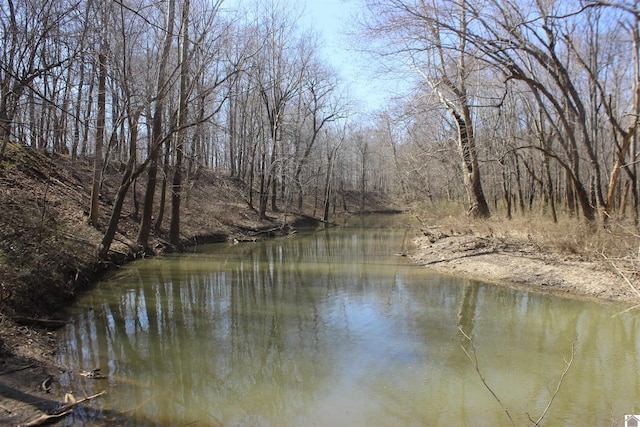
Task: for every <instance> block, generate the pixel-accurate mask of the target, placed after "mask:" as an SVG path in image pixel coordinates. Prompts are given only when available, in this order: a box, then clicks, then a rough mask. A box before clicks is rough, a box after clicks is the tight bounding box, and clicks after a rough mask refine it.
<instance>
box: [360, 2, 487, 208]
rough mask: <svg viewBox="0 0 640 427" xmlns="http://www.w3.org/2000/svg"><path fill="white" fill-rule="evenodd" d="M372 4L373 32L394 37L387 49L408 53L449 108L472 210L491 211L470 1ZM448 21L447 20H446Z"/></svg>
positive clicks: (408, 58)
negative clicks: (478, 120)
mask: <svg viewBox="0 0 640 427" xmlns="http://www.w3.org/2000/svg"><path fill="white" fill-rule="evenodd" d="M368 4H369V6H370V8H371V9H372V10H373V13H374V14H375V16H376V17H377V18H373V19H372V20H371V21H369V24H368V29H369V32H370V33H380V34H382V35H383V37H387V38H389V39H391V40H390V43H389V45H391V47H390V48H387V49H388V51H387V52H384V54H386V55H393V56H394V57H400V58H405V62H409V63H411V64H412V67H413V68H414V69H415V70H416V71H417V72H418V73H419V75H420V76H422V77H423V79H424V81H425V82H426V84H427V87H428V88H429V89H430V90H431V91H432V92H433V93H434V94H435V95H436V97H437V98H438V100H439V102H440V103H441V104H442V106H444V107H445V108H446V110H447V111H448V112H449V114H450V116H451V119H452V121H453V126H454V128H455V129H456V132H457V142H458V148H459V151H460V156H461V164H462V170H463V172H464V178H465V184H466V188H467V193H468V196H469V202H470V207H469V213H470V214H471V215H472V216H475V217H479V218H486V217H489V216H490V212H489V207H488V205H487V201H486V199H485V196H484V191H483V189H482V181H481V176H480V167H479V162H478V155H477V149H476V141H475V137H474V124H473V115H472V96H471V94H470V91H469V88H468V80H469V79H470V77H471V76H472V75H473V73H474V72H477V69H476V68H475V65H476V64H477V61H474V55H473V54H472V52H470V49H471V45H470V44H469V43H468V41H467V28H468V26H469V22H470V20H471V19H472V17H471V16H469V15H468V13H467V9H468V5H467V1H465V0H459V1H453V2H447V1H439V0H432V1H430V2H427V1H421V2H418V3H414V2H410V1H405V0H393V1H390V2H387V1H378V0H372V1H369V2H368ZM445 21H446V22H447V24H446V25H443V24H442V22H445Z"/></svg>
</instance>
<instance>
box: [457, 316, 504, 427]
mask: <svg viewBox="0 0 640 427" xmlns="http://www.w3.org/2000/svg"><path fill="white" fill-rule="evenodd" d="M458 330H459V331H460V333H461V334H462V335H463V336H464V337H465V339H466V340H467V341H468V342H469V345H470V346H471V352H469V351H468V350H467V349H466V348H465V347H464V346H460V347H461V348H462V351H464V354H466V355H467V357H468V358H469V360H470V361H471V363H472V364H473V367H474V369H475V370H476V372H477V373H478V376H479V377H480V380H481V381H482V384H484V387H485V388H486V389H487V390H489V393H491V395H492V396H493V398H494V399H495V400H496V401H497V402H498V404H499V405H500V407H501V408H502V410H503V411H504V412H505V414H507V417H508V418H509V421H511V424H512V425H514V426H515V425H516V423H515V421H514V420H513V418H512V417H511V414H510V413H509V410H508V409H507V408H506V407H505V406H504V404H503V403H502V401H501V400H500V398H499V397H498V395H497V394H496V393H495V392H494V391H493V389H492V388H491V386H490V385H489V384H488V383H487V380H486V378H485V376H484V375H483V374H482V372H480V365H479V363H478V357H477V352H476V346H475V344H474V342H473V340H472V339H471V337H470V336H469V335H467V334H466V333H465V332H464V331H463V330H462V327H461V326H460V325H458Z"/></svg>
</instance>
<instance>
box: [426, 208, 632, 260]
mask: <svg viewBox="0 0 640 427" xmlns="http://www.w3.org/2000/svg"><path fill="white" fill-rule="evenodd" d="M416 215H417V216H418V217H419V218H420V219H421V221H422V222H423V223H426V224H433V225H437V226H438V227H439V228H440V229H441V230H442V231H443V232H446V233H448V234H470V233H473V234H475V235H477V236H478V237H485V238H493V239H497V240H500V241H503V242H505V243H508V242H512V243H515V242H520V243H529V244H534V245H536V246H538V247H539V248H540V250H541V251H547V252H556V253H561V254H566V255H574V256H575V255H577V256H580V257H583V258H585V259H588V260H604V257H603V255H604V256H606V257H607V258H609V259H612V260H625V261H627V262H629V261H638V262H639V263H640V233H639V232H637V231H635V227H634V225H633V224H632V223H630V222H629V221H625V220H620V221H611V222H610V223H609V224H608V225H607V227H606V228H605V227H600V226H592V225H588V224H586V223H584V222H583V221H581V220H579V219H576V218H574V217H570V216H560V217H559V218H558V223H554V222H553V221H552V219H551V217H550V216H547V215H543V214H540V213H537V212H530V213H527V214H526V215H524V216H523V215H515V216H514V217H513V218H512V219H506V218H505V216H504V215H501V213H500V212H498V213H495V214H494V215H493V216H492V218H490V219H487V220H476V219H473V218H470V217H469V216H467V215H466V212H465V211H464V208H463V207H462V206H460V205H459V204H454V203H444V204H425V205H422V206H419V207H417V208H416Z"/></svg>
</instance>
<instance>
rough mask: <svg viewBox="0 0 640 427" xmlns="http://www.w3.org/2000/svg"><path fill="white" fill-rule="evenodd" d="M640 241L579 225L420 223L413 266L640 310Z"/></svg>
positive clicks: (615, 230) (619, 229)
mask: <svg viewBox="0 0 640 427" xmlns="http://www.w3.org/2000/svg"><path fill="white" fill-rule="evenodd" d="M639 244H640V238H638V236H637V235H635V234H633V233H631V232H630V231H629V229H628V228H626V227H624V226H623V225H620V224H613V225H612V227H611V229H609V230H593V229H590V228H589V227H588V226H586V225H584V224H582V223H579V222H578V221H577V220H575V219H571V218H564V219H561V220H560V222H559V223H558V224H553V223H551V221H550V220H549V219H546V218H542V217H538V218H530V219H513V220H506V219H500V218H494V219H492V220H490V221H472V220H467V221H465V222H464V223H461V222H460V219H455V218H451V217H449V218H446V219H438V220H431V221H426V222H425V221H424V220H422V227H421V231H420V233H419V235H418V236H417V237H416V238H415V239H414V241H413V248H412V250H411V251H410V252H411V254H410V257H411V259H412V260H413V262H415V263H417V264H419V265H423V266H425V267H426V268H430V269H432V270H435V271H438V272H440V273H444V274H454V275H457V276H463V277H467V278H470V279H477V280H483V281H488V282H492V283H496V284H500V285H505V286H511V287H516V288H521V289H525V290H533V291H538V292H545V293H551V294H553V295H558V296H561V297H569V298H578V299H590V300H598V301H607V302H615V303H621V310H622V309H624V308H625V307H626V306H631V305H635V304H640V291H639V290H638V289H639V288H640V274H639V273H640V254H639V253H638V247H639Z"/></svg>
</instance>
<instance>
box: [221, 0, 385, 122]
mask: <svg viewBox="0 0 640 427" xmlns="http://www.w3.org/2000/svg"><path fill="white" fill-rule="evenodd" d="M255 1H256V0H224V2H223V7H224V8H229V9H233V8H235V7H237V6H238V5H245V6H249V5H253V4H255ZM261 1H272V0H261ZM273 1H279V2H282V1H284V2H287V1H288V2H290V3H289V4H291V5H292V7H295V8H296V9H297V10H299V11H303V12H302V13H303V14H302V17H301V21H300V22H299V25H300V27H301V29H308V28H313V29H315V30H316V31H317V32H318V33H319V34H320V37H321V39H322V44H321V45H322V52H321V57H323V58H325V59H326V60H327V61H328V62H329V63H330V64H331V65H332V66H333V67H334V68H335V69H336V71H337V72H338V73H339V75H340V78H341V81H343V82H344V85H345V87H347V88H348V92H349V93H350V95H351V97H352V98H353V99H354V100H355V101H356V103H358V104H360V106H361V107H363V108H364V109H366V110H369V111H370V110H375V109H379V108H382V107H383V106H384V99H385V93H384V92H385V91H384V87H386V86H387V85H385V84H383V83H382V81H379V80H377V79H375V78H374V77H375V73H372V72H371V67H370V66H368V65H367V60H366V58H365V55H364V54H361V53H360V52H359V51H358V49H357V45H356V44H355V42H354V39H353V38H351V37H349V32H353V31H355V30H356V28H355V27H354V23H355V19H354V15H355V14H356V11H357V8H358V7H360V5H361V4H362V2H361V1H360V0H273Z"/></svg>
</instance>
